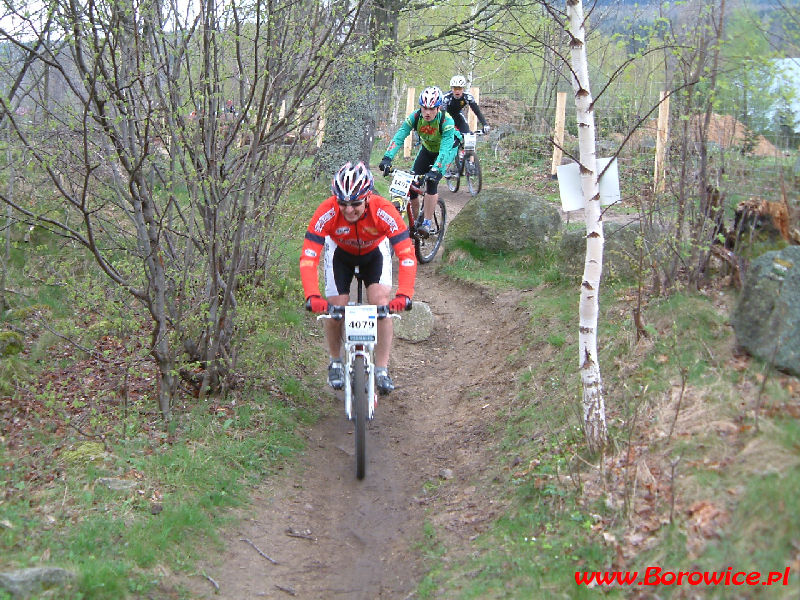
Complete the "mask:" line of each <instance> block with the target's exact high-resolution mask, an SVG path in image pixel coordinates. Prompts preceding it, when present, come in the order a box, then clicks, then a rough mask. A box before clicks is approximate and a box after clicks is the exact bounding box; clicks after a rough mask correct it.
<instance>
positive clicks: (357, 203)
mask: <svg viewBox="0 0 800 600" xmlns="http://www.w3.org/2000/svg"><path fill="white" fill-rule="evenodd" d="M336 202H338V203H339V206H341V207H346V206H352V207H353V208H355V207H357V206H361V205H362V204H364V200H350V201H349V202H348V201H347V200H337V201H336Z"/></svg>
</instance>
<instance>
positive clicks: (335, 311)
mask: <svg viewBox="0 0 800 600" xmlns="http://www.w3.org/2000/svg"><path fill="white" fill-rule="evenodd" d="M411 306H412V303H411V301H409V302H408V305H407V306H406V310H411ZM377 308H378V318H379V319H386V318H387V317H394V318H398V319H399V318H400V315H397V314H395V313H393V312H392V311H391V310H390V309H389V305H388V304H380V305H378V307H377ZM344 309H345V307H344V306H339V305H336V304H330V305H329V306H328V312H327V313H323V314H321V315H317V319H333V320H334V321H341V320H342V319H344Z"/></svg>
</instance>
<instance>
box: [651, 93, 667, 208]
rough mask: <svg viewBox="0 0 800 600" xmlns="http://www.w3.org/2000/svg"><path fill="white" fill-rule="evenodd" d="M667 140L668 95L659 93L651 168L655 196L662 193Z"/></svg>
mask: <svg viewBox="0 0 800 600" xmlns="http://www.w3.org/2000/svg"><path fill="white" fill-rule="evenodd" d="M668 140H669V94H667V92H666V91H665V90H662V91H661V96H660V102H659V104H658V129H657V131H656V157H655V164H654V167H653V191H654V192H655V193H656V194H661V193H663V192H664V187H665V181H664V171H665V164H666V163H665V158H666V155H667V141H668Z"/></svg>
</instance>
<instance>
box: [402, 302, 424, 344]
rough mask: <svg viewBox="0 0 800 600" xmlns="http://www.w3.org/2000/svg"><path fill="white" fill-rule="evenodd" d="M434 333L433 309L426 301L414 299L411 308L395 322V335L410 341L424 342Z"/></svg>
mask: <svg viewBox="0 0 800 600" xmlns="http://www.w3.org/2000/svg"><path fill="white" fill-rule="evenodd" d="M431 333H433V311H431V307H430V306H428V304H427V303H426V302H421V301H417V300H414V302H413V304H412V306H411V310H410V311H406V312H404V313H401V314H400V318H399V319H396V320H395V322H394V335H395V336H396V337H399V338H401V339H404V340H407V341H409V342H422V341H424V340H427V339H428V338H429V337H430V336H431Z"/></svg>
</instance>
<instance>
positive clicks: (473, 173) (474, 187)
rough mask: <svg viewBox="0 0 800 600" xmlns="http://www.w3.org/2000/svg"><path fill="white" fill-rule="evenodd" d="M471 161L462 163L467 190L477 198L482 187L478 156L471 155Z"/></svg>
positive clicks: (467, 160) (466, 160)
mask: <svg viewBox="0 0 800 600" xmlns="http://www.w3.org/2000/svg"><path fill="white" fill-rule="evenodd" d="M472 161H473V162H469V159H465V161H464V163H465V164H464V174H465V175H466V176H467V189H469V193H470V194H472V195H473V196H477V195H478V193H479V192H480V191H481V186H482V185H483V177H482V175H481V162H480V161H479V160H478V155H477V154H473V155H472Z"/></svg>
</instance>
